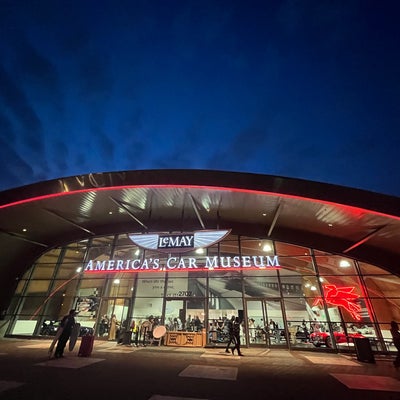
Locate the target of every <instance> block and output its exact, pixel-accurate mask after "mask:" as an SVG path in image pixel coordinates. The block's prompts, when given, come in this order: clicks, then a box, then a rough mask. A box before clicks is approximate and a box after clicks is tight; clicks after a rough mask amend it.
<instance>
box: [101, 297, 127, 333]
mask: <svg viewBox="0 0 400 400" xmlns="http://www.w3.org/2000/svg"><path fill="white" fill-rule="evenodd" d="M129 302H130V301H129V299H126V298H112V299H107V298H106V299H102V301H101V304H100V312H99V315H98V329H97V335H98V336H100V337H104V338H110V333H111V338H110V339H111V340H117V339H118V336H119V332H120V329H121V327H123V326H124V324H129V321H128V320H127V318H128V310H129Z"/></svg>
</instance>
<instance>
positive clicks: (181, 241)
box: [129, 230, 230, 253]
mask: <svg viewBox="0 0 400 400" xmlns="http://www.w3.org/2000/svg"><path fill="white" fill-rule="evenodd" d="M229 232H230V230H221V231H196V232H194V233H185V234H174V235H159V234H143V235H129V238H130V239H131V240H132V242H133V243H135V244H137V245H138V246H139V247H143V248H145V249H148V250H158V251H163V252H167V253H177V252H179V253H182V252H183V251H191V250H195V249H198V248H200V247H209V246H211V245H213V244H214V243H217V242H219V241H221V240H222V239H223V238H224V237H225V236H227V235H228V234H229Z"/></svg>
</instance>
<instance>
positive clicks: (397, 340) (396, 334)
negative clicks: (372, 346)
mask: <svg viewBox="0 0 400 400" xmlns="http://www.w3.org/2000/svg"><path fill="white" fill-rule="evenodd" d="M390 333H391V334H392V338H393V344H394V346H395V347H396V349H397V354H396V359H395V360H394V361H393V365H394V366H395V367H396V368H399V367H400V331H399V324H398V323H397V322H396V321H392V322H391V323H390Z"/></svg>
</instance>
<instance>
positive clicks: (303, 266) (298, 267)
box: [279, 256, 314, 275]
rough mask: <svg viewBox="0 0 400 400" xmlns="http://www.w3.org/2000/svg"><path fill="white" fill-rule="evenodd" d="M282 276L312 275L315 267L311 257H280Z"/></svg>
mask: <svg viewBox="0 0 400 400" xmlns="http://www.w3.org/2000/svg"><path fill="white" fill-rule="evenodd" d="M279 263H280V265H281V268H280V271H281V274H282V275H285V274H287V275H293V274H296V273H298V274H310V273H312V272H314V265H313V261H312V257H311V256H296V257H287V256H279Z"/></svg>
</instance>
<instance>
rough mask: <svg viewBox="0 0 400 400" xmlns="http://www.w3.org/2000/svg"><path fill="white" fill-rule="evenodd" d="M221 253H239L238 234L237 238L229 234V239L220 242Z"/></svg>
mask: <svg viewBox="0 0 400 400" xmlns="http://www.w3.org/2000/svg"><path fill="white" fill-rule="evenodd" d="M219 249H220V253H221V254H222V255H238V254H239V242H238V239H237V236H236V237H235V238H233V237H231V236H229V238H228V239H225V240H223V241H222V242H220V246H219Z"/></svg>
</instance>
